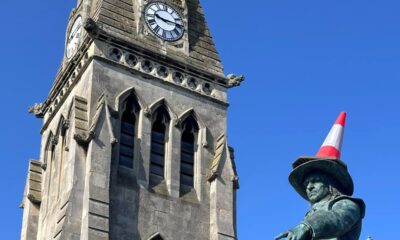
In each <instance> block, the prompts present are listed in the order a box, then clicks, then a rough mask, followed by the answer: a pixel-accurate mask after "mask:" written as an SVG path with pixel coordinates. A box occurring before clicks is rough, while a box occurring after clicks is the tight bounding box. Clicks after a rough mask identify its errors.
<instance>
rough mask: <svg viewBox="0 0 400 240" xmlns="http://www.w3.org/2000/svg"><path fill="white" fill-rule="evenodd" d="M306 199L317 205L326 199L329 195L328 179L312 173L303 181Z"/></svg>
mask: <svg viewBox="0 0 400 240" xmlns="http://www.w3.org/2000/svg"><path fill="white" fill-rule="evenodd" d="M304 185H305V187H306V192H307V197H308V200H309V201H310V202H311V203H317V202H319V201H321V200H322V199H324V198H326V197H327V196H328V195H330V194H329V183H328V178H327V177H326V176H325V175H323V174H319V173H313V174H310V175H309V176H307V177H306V179H305V180H304Z"/></svg>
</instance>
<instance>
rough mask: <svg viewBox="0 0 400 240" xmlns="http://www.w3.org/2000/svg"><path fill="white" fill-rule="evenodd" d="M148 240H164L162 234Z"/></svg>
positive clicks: (156, 234)
mask: <svg viewBox="0 0 400 240" xmlns="http://www.w3.org/2000/svg"><path fill="white" fill-rule="evenodd" d="M148 240H164V238H163V237H162V236H161V234H160V233H154V234H153V235H151V236H150V237H149V238H148Z"/></svg>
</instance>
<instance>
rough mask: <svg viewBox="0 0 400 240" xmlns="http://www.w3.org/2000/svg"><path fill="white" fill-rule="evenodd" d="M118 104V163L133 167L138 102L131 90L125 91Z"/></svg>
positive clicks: (138, 109) (139, 107)
mask: <svg viewBox="0 0 400 240" xmlns="http://www.w3.org/2000/svg"><path fill="white" fill-rule="evenodd" d="M126 93H127V94H129V95H125V96H123V97H122V98H119V99H120V100H122V99H123V101H121V102H120V103H119V105H118V109H119V112H120V139H119V165H121V166H124V167H128V168H133V165H134V158H135V148H136V145H137V132H138V131H137V130H138V119H139V113H140V110H141V106H140V102H139V99H138V97H137V95H136V94H135V92H134V91H133V90H130V91H129V92H126Z"/></svg>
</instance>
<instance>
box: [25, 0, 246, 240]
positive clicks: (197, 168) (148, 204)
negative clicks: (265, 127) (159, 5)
mask: <svg viewBox="0 0 400 240" xmlns="http://www.w3.org/2000/svg"><path fill="white" fill-rule="evenodd" d="M149 2H157V1H146V0H135V1H133V0H81V1H78V5H77V7H76V9H74V10H73V11H72V13H71V16H70V23H69V26H68V29H67V37H68V34H69V32H70V31H71V28H72V25H73V23H74V21H75V19H77V18H78V17H82V18H83V19H84V26H83V31H82V35H81V36H80V38H79V43H78V45H77V50H76V53H75V54H74V55H73V57H71V58H70V59H67V58H66V57H65V59H64V61H63V63H62V65H61V67H60V70H59V72H58V74H57V76H56V79H55V82H54V85H53V87H52V88H51V91H50V93H49V96H48V98H47V99H46V101H45V102H44V103H42V104H36V105H35V106H34V107H32V108H31V109H30V111H31V112H33V113H34V114H35V115H36V116H37V117H39V118H42V119H43V127H42V131H41V133H42V145H41V146H42V147H41V156H40V159H39V160H38V161H31V162H30V166H29V173H28V178H27V183H26V188H25V193H24V199H23V204H22V207H23V208H24V219H23V229H22V233H21V239H40V240H49V239H57V240H58V239H68V240H71V239H96V240H97V239H100V240H101V239H135V240H136V239H144V240H147V239H165V240H167V239H171V240H178V239H185V240H187V239H199V240H204V239H212V240H217V239H221V240H222V239H223V240H225V239H236V190H237V189H238V187H239V185H238V176H237V173H236V167H235V163H234V157H233V149H232V148H229V147H228V143H227V126H226V116H227V108H228V102H227V90H228V89H229V88H230V87H234V86H238V85H240V82H241V81H243V77H242V76H240V77H237V76H235V75H228V77H225V76H224V74H223V69H222V64H221V61H220V58H219V56H218V53H217V51H216V48H215V45H214V43H213V40H212V37H211V34H210V32H209V29H208V27H207V23H206V21H205V17H204V14H203V11H202V8H201V6H200V4H199V2H198V0H167V1H162V2H165V3H166V4H168V5H170V6H173V7H174V9H177V11H180V13H181V14H182V16H183V21H184V26H185V32H184V36H183V37H182V38H181V39H179V40H177V41H175V42H167V41H164V40H161V39H159V38H157V37H156V36H154V35H152V34H151V33H150V31H149V30H148V28H147V26H146V25H145V23H144V21H143V16H142V15H143V11H144V7H145V6H146V5H147V4H148V3H149ZM67 42H68V40H67ZM127 109H128V110H127ZM130 109H132V110H130ZM160 114H164V115H165V117H164V118H163V119H162V120H160V117H159V116H161V115H160ZM127 119H128V120H127ZM124 121H125V122H124ZM129 121H131V122H129ZM131 123H132V124H131ZM156 124H162V127H161V129H163V130H162V132H161V133H162V134H161V135H160V133H159V132H157V131H160V130H157V127H155V125H156ZM157 126H158V125H157ZM160 126H161V125H160ZM189 126H192V127H191V130H190V131H189V130H188V129H187V128H188V127H189ZM127 130H129V132H128V133H127V132H126V131H127ZM157 136H160V137H161V138H160V139H162V143H161V145H160V143H159V142H157V141H158V140H157V138H156V137H157ZM191 141H193V142H192V143H191ZM127 146H129V147H127ZM160 147H161V148H160ZM160 149H161V150H160ZM157 154H161V155H160V156H162V157H157V156H158V155H157ZM184 156H186V157H184ZM122 159H125V160H124V161H125V162H124V163H123V161H122ZM160 159H162V162H159V161H160ZM185 159H186V160H185ZM130 160H131V162H130ZM184 161H186V162H184ZM122 163H123V164H122ZM157 169H162V171H161V172H160V171H158V170H157ZM155 179H157V181H156V180H155ZM184 179H186V180H185V181H184Z"/></svg>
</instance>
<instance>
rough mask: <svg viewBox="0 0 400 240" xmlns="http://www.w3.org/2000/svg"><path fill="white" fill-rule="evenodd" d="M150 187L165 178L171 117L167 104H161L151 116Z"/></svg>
mask: <svg viewBox="0 0 400 240" xmlns="http://www.w3.org/2000/svg"><path fill="white" fill-rule="evenodd" d="M151 117H152V119H151V146H150V149H151V152H150V185H151V186H155V185H157V184H159V183H161V182H162V181H163V180H164V178H165V159H166V155H167V154H166V153H167V142H168V133H169V126H170V122H171V116H170V114H169V112H168V109H167V107H166V106H165V104H160V105H158V107H157V108H156V109H154V111H152V114H151Z"/></svg>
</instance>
